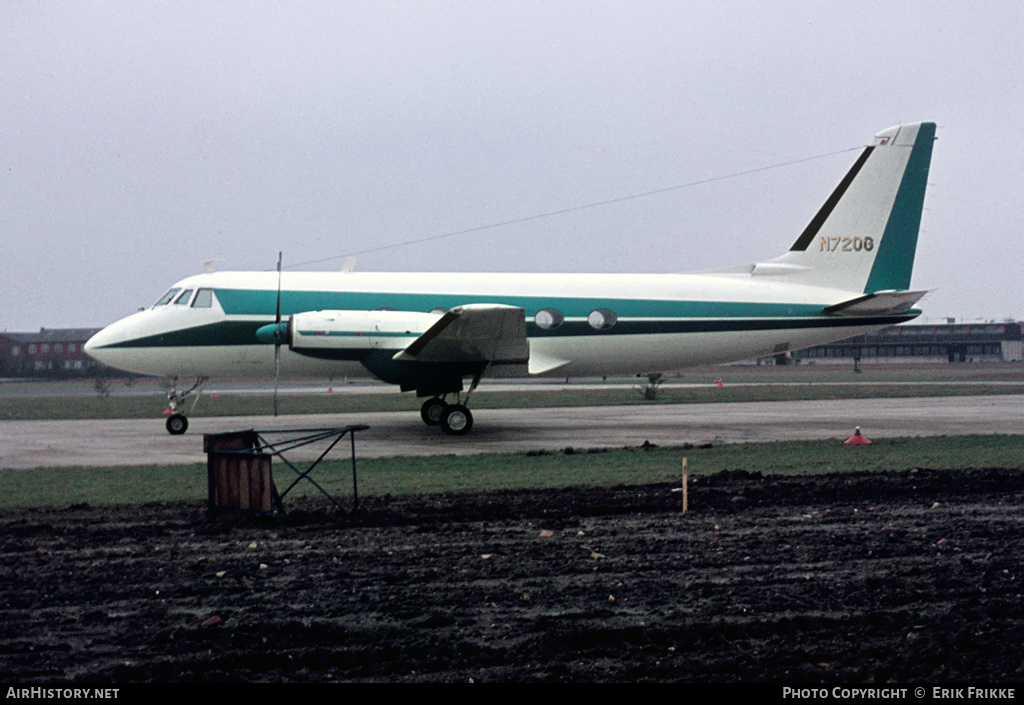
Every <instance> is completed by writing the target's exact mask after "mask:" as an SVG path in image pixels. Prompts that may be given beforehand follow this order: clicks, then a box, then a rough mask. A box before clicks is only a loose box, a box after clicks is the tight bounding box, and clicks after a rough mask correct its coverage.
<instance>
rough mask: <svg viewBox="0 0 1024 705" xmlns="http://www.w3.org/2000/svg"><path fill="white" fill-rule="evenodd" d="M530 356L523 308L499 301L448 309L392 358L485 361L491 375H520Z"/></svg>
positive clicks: (402, 359)
mask: <svg viewBox="0 0 1024 705" xmlns="http://www.w3.org/2000/svg"><path fill="white" fill-rule="evenodd" d="M529 357H530V348H529V344H528V343H527V341H526V312H525V311H524V310H523V309H521V308H519V307H517V306H503V305H499V304H469V305H466V306H458V307H456V308H453V309H452V310H450V311H448V313H446V314H444V315H443V316H442V317H441V318H440V319H438V321H437V322H436V323H434V325H432V326H431V327H430V328H429V329H427V330H426V331H425V332H424V333H423V335H421V336H420V337H418V338H416V340H414V341H413V342H412V343H410V344H409V346H408V347H406V348H405V350H402V351H401V352H399V353H397V354H396V355H395V356H394V359H395V360H399V361H415V362H444V363H452V362H456V363H458V362H486V363H488V366H489V370H488V372H489V374H490V375H491V376H519V375H522V374H525V372H526V368H525V366H526V364H527V361H528V359H529Z"/></svg>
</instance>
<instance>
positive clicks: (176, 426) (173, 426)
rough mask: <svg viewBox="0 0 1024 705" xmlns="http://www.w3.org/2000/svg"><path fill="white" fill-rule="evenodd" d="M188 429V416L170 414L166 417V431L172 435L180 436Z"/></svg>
mask: <svg viewBox="0 0 1024 705" xmlns="http://www.w3.org/2000/svg"><path fill="white" fill-rule="evenodd" d="M187 430H188V417H187V416H185V414H171V415H170V416H168V417H167V432H168V433H169V434H171V435H172V436H180V435H181V434H183V433H184V432H185V431H187Z"/></svg>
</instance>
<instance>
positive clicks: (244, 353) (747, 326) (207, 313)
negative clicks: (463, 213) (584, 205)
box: [85, 122, 935, 435]
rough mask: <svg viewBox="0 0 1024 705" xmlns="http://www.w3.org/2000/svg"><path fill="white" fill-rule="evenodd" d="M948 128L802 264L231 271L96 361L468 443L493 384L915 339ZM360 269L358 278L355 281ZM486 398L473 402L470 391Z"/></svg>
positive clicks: (902, 141) (895, 132) (872, 186)
mask: <svg viewBox="0 0 1024 705" xmlns="http://www.w3.org/2000/svg"><path fill="white" fill-rule="evenodd" d="M934 138H935V124H934V123H930V122H923V123H916V124H910V125H898V126H896V127H892V128H889V129H887V130H884V131H883V132H880V133H878V135H876V136H875V139H874V140H873V141H872V143H871V144H870V145H869V146H867V147H866V148H865V149H864V151H863V152H862V153H861V154H860V156H859V158H858V159H857V161H856V162H855V163H854V165H853V167H852V168H851V169H850V171H849V172H848V173H847V174H846V176H845V177H844V178H843V180H842V181H841V182H840V183H839V186H838V187H837V188H836V189H835V191H834V192H833V193H832V194H831V196H829V198H828V199H827V200H826V201H825V203H824V205H823V206H822V207H821V209H820V210H819V211H818V212H817V214H816V215H815V216H814V217H813V218H812V219H811V222H810V224H809V225H808V226H807V228H806V229H805V230H804V231H803V232H802V233H801V234H800V236H799V237H798V238H797V240H796V242H795V243H794V244H793V246H792V247H791V248H790V249H789V251H788V252H786V253H785V254H783V255H782V256H781V257H777V258H776V259H773V260H770V261H767V262H759V263H755V264H748V265H743V266H739V267H731V268H727V269H718V270H712V271H705V272H698V273H693V274H493V273H492V274H458V273H449V274H413V273H406V272H400V273H357V272H352V271H342V272H284V273H282V272H281V271H280V266H279V267H278V272H276V273H275V272H214V273H206V274H199V275H196V276H192V277H188V278H187V279H183V280H181V281H180V282H178V283H176V284H175V285H174V286H173V287H171V289H170V290H169V291H168V292H167V293H166V294H164V295H163V296H162V297H161V298H160V300H159V301H157V302H156V303H155V304H154V305H153V306H152V307H150V308H149V309H146V310H143V311H140V312H138V313H136V314H134V315H132V316H129V317H127V318H125V319H123V320H120V321H118V322H116V323H114V324H113V325H110V326H108V327H107V328H104V329H103V330H102V331H100V332H99V333H97V334H96V335H95V336H94V337H93V338H92V339H91V340H89V342H88V343H87V344H86V346H85V350H86V352H88V353H89V354H90V355H92V356H93V357H94V358H96V359H97V360H99V361H100V362H103V363H105V364H107V365H111V366H113V367H117V368H120V369H123V370H128V371H131V372H137V373H141V374H151V375H160V376H166V377H169V378H172V379H173V380H174V382H175V384H176V383H177V380H178V379H179V378H192V377H195V378H196V380H197V381H196V384H195V385H194V386H193V387H192V388H191V389H189V390H187V391H185V392H178V391H177V390H176V389H175V390H173V391H172V392H171V394H170V395H169V399H170V407H171V411H172V412H173V413H172V414H171V415H170V416H169V417H168V419H167V429H168V431H170V432H171V433H174V434H177V433H184V432H185V430H186V428H187V427H188V419H187V418H186V416H185V414H184V412H183V410H182V404H183V402H184V400H185V398H186V397H188V396H190V395H191V394H193V393H196V390H197V389H201V387H202V385H203V383H205V381H206V380H207V379H208V378H210V377H214V376H224V377H245V376H259V377H271V376H274V377H275V378H276V375H277V372H278V371H279V370H281V369H283V370H284V371H285V372H286V373H287V374H289V375H291V376H316V375H322V376H349V377H357V376H368V375H372V376H374V377H377V378H379V379H381V380H384V381H385V382H389V383H391V384H397V385H400V387H401V389H402V390H403V391H415V392H416V394H417V396H419V397H426V398H427V399H426V401H425V402H424V404H423V405H422V408H421V415H422V418H423V420H424V422H426V423H427V424H430V425H440V426H441V427H442V429H443V430H444V431H445V432H447V433H449V434H455V435H460V434H464V433H467V432H468V431H469V430H470V428H471V427H472V424H473V417H472V414H471V413H470V410H469V408H468V406H467V404H468V398H469V396H470V393H472V391H473V390H474V389H475V388H476V386H477V384H478V383H479V382H480V379H481V378H482V377H542V376H558V377H570V376H572V377H583V376H597V375H620V374H633V373H645V372H656V371H661V370H667V369H679V368H682V367H687V366H693V365H703V364H709V363H718V362H727V361H732V360H741V359H748V358H754V357H758V356H762V355H771V354H778V353H782V352H785V351H787V350H794V349H799V348H804V347H809V346H813V345H820V344H823V343H827V342H830V341H833V340H839V339H842V338H846V337H850V336H854V335H860V334H863V333H867V332H869V331H872V330H876V329H878V328H882V327H885V326H889V325H893V324H896V323H903V322H905V321H908V320H910V319H912V318H914V317H916V316H917V315H918V314H919V313H920V311H919V310H917V309H914V308H912V307H913V305H914V304H915V303H916V302H917V301H918V300H919V299H920V298H921V297H922V296H923V295H924V294H925V293H926V292H924V291H909V290H908V289H909V287H910V275H911V270H912V267H913V263H914V254H915V251H916V247H917V238H918V229H919V226H920V221H921V211H922V208H923V202H924V195H925V186H926V183H927V177H928V167H929V163H930V161H931V153H932V142H933V140H934ZM350 269H351V268H350V267H346V270H350ZM466 380H469V389H468V391H466V392H465V393H463V392H464V390H465V382H466Z"/></svg>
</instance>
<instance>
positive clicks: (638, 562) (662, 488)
mask: <svg viewBox="0 0 1024 705" xmlns="http://www.w3.org/2000/svg"><path fill="white" fill-rule="evenodd" d="M671 490H672V488H671V487H669V486H666V485H650V486H643V487H620V488H613V489H574V490H547V491H517V492H507V493H490V494H476V495H461V496H455V495H444V496H432V497H417V498H408V499H406V498H402V499H399V498H381V499H372V498H366V499H363V501H362V510H361V511H360V512H359V513H358V514H356V515H352V516H347V517H346V516H338V515H335V514H331V513H329V512H327V511H326V510H322V509H318V508H317V507H318V506H320V505H317V504H310V505H307V506H306V507H305V511H300V512H298V513H297V514H296V515H295V516H292V517H290V518H288V519H286V520H283V521H276V522H254V521H245V522H242V523H235V524H227V523H223V522H220V523H211V522H208V521H207V520H206V519H205V517H204V515H203V507H201V506H198V505H195V504H173V505H156V506H145V507H141V508H88V507H74V508H70V509H63V510H51V511H33V512H25V513H20V514H13V513H7V514H3V515H0V540H2V555H0V610H2V611H0V630H2V631H0V677H2V678H3V680H4V681H5V682H22V683H38V682H47V683H54V682H60V681H74V682H81V681H114V682H138V681H193V680H230V681H304V682H308V681H459V682H466V681H476V682H489V681H490V682H493V681H572V682H589V681H648V680H650V681H669V680H694V681H697V680H699V681H708V680H710V681H745V682H751V681H785V682H789V683H793V682H799V683H813V682H841V683H861V682H901V683H908V682H910V683H917V682H923V683H940V682H951V681H974V682H985V683H997V682H1007V681H1017V682H1020V681H1024V666H1022V663H1024V659H1022V657H1021V646H1022V645H1024V601H1022V599H1021V593H1022V591H1024V590H1022V573H1024V566H1022V565H1021V558H1022V557H1024V512H1022V508H1024V471H1022V470H968V471H958V472H946V471H944V472H933V471H928V470H919V471H914V472H904V473H889V474H872V475H841V476H831V477H815V478H806V479H782V478H775V477H761V476H760V475H757V474H748V473H744V472H732V473H724V474H719V475H716V476H711V477H706V478H700V479H697V480H695V481H694V484H693V486H692V487H691V492H690V503H691V511H690V513H688V514H687V515H686V516H681V515H680V512H679V505H680V494H679V493H678V492H672V491H671Z"/></svg>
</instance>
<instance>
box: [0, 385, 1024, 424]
mask: <svg viewBox="0 0 1024 705" xmlns="http://www.w3.org/2000/svg"><path fill="white" fill-rule="evenodd" d="M990 394H1024V382H1021V383H1005V384H999V385H993V384H975V383H971V382H961V383H946V384H934V383H911V384H892V385H889V384H883V385H880V384H849V385H838V386H837V385H831V384H813V383H808V384H757V385H746V384H736V385H727V386H724V387H715V386H707V387H673V386H669V385H666V386H664V387H662V388H661V389H660V390H658V395H657V399H655V400H654V401H648V400H645V399H643V397H642V396H641V395H640V394H639V393H638V392H637V390H636V389H628V388H621V387H620V388H610V389H609V388H601V387H599V386H595V388H593V389H578V388H566V389H558V390H536V391H522V392H519V391H502V392H488V391H485V390H478V391H476V392H475V393H474V394H473V402H472V406H473V408H474V409H510V408H520V409H521V408H551V407H573V406H608V405H618V404H625V405H644V404H707V403H715V402H744V401H746V402H751V401H808V400H819V399H873V398H892V397H936V396H942V397H949V396H978V395H990ZM422 401H423V400H422V399H417V398H416V397H414V396H412V395H399V394H379V393H366V394H362V393H356V394H301V395H282V396H281V397H280V398H279V400H278V402H279V408H280V413H281V414H339V413H366V412H374V411H411V412H415V411H417V410H418V409H419V405H420V403H421V402H422ZM166 405H167V400H166V397H164V396H161V395H156V394H154V395H134V396H116V395H111V396H109V397H106V398H101V397H96V396H81V395H79V396H35V397H33V396H18V397H15V396H8V397H0V420H5V421H28V420H44V419H52V420H73V419H138V418H155V417H158V416H159V415H160V412H161V411H162V410H163V409H165V408H166ZM189 408H190V407H186V411H187V412H188V414H189V416H194V417H197V418H198V417H211V416H265V415H269V414H272V413H273V408H274V407H273V398H272V397H271V396H270V395H267V394H263V395H239V394H219V395H217V396H216V397H210V396H204V397H203V398H202V399H201V400H200V402H199V404H198V405H197V406H196V408H195V411H194V412H193V411H189Z"/></svg>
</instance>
